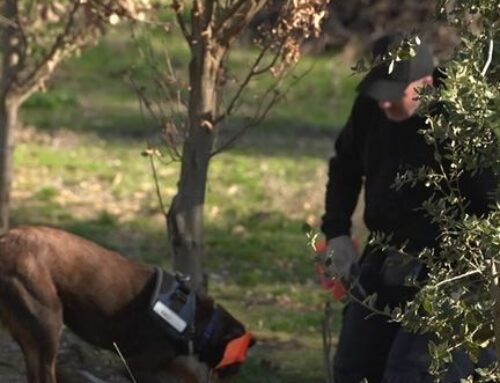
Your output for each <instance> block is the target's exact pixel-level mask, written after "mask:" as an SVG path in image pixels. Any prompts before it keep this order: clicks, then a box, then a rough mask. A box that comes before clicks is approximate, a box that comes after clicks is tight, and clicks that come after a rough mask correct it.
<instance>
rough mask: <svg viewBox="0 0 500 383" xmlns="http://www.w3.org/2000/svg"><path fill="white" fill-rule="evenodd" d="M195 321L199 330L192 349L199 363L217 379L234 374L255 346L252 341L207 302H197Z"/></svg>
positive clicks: (229, 317) (226, 314) (231, 319)
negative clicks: (249, 350) (196, 354)
mask: <svg viewBox="0 0 500 383" xmlns="http://www.w3.org/2000/svg"><path fill="white" fill-rule="evenodd" d="M197 318H198V319H199V321H197V322H198V323H199V324H200V326H199V330H198V331H197V342H196V345H195V347H196V348H197V351H198V356H199V358H200V360H201V361H203V362H205V363H207V364H208V365H209V366H210V367H211V368H212V369H214V370H215V372H216V373H217V375H218V376H219V377H221V378H224V377H227V376H230V375H234V374H236V373H237V372H238V371H239V369H240V367H241V365H242V364H243V362H244V361H245V359H246V355H247V351H248V349H249V348H250V347H252V346H253V344H254V342H255V340H254V337H253V336H252V335H251V334H250V333H249V332H247V331H246V329H245V327H244V326H243V325H242V324H241V323H240V322H239V321H238V320H237V319H236V318H234V317H233V316H232V315H231V314H230V313H229V312H228V311H227V310H225V309H224V308H223V307H222V306H220V305H217V304H214V303H213V301H212V300H211V299H210V298H202V299H200V306H199V310H198V313H197Z"/></svg>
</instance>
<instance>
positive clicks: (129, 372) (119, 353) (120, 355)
mask: <svg viewBox="0 0 500 383" xmlns="http://www.w3.org/2000/svg"><path fill="white" fill-rule="evenodd" d="M113 346H114V347H115V349H116V352H117V353H118V356H119V357H120V359H121V361H122V362H123V364H124V365H125V368H126V369H127V372H128V374H129V375H130V379H132V382H133V383H137V381H136V380H135V378H134V375H133V374H132V371H130V367H129V366H128V364H127V361H126V360H125V358H124V357H123V355H122V353H121V351H120V348H119V347H118V345H117V344H116V342H113Z"/></svg>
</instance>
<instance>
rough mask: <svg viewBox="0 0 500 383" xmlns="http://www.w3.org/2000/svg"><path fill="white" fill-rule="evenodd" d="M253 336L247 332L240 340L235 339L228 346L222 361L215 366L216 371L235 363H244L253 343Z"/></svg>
mask: <svg viewBox="0 0 500 383" xmlns="http://www.w3.org/2000/svg"><path fill="white" fill-rule="evenodd" d="M252 338H253V336H252V334H251V333H249V332H246V333H245V334H243V335H242V336H240V337H239V338H236V339H233V340H232V341H230V342H229V343H228V344H227V345H226V349H225V350H224V356H223V357H222V360H221V361H220V362H219V364H217V366H215V369H216V370H218V369H220V368H224V367H227V366H229V365H231V364H235V363H243V362H244V361H245V359H246V357H247V351H248V348H249V347H250V343H251V342H252Z"/></svg>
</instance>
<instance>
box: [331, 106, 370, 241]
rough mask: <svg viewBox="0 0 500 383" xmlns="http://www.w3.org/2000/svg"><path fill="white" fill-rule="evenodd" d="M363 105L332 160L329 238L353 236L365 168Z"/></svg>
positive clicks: (337, 144)
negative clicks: (361, 150)
mask: <svg viewBox="0 0 500 383" xmlns="http://www.w3.org/2000/svg"><path fill="white" fill-rule="evenodd" d="M357 104H358V105H359V103H356V104H355V105H354V107H353V111H352V113H351V117H350V118H349V121H348V122H347V124H346V126H345V127H344V128H343V129H342V131H341V132H340V134H339V136H338V138H337V140H336V142H335V154H334V156H333V157H332V158H331V159H330V163H329V170H328V182H327V185H326V198H325V214H324V215H323V217H322V218H323V222H322V225H321V230H322V232H323V233H324V234H325V236H326V238H327V239H331V238H334V237H338V236H340V235H348V236H350V232H351V216H352V214H353V212H354V209H355V207H356V203H357V200H358V195H359V192H360V190H361V180H362V175H363V171H362V165H361V156H360V147H361V137H360V136H361V132H360V129H361V127H360V126H358V125H359V122H358V120H359V107H358V105H357Z"/></svg>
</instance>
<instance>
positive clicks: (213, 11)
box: [137, 0, 329, 290]
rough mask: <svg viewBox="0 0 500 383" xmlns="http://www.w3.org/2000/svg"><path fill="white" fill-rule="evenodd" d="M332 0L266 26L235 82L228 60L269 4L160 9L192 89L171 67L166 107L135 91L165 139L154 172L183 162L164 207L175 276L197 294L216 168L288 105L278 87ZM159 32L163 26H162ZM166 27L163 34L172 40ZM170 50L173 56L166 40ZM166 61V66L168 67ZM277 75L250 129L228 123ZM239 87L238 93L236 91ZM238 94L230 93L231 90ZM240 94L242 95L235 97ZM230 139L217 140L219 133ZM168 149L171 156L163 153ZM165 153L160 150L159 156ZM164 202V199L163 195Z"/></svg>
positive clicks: (318, 0) (162, 85)
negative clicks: (259, 83)
mask: <svg viewBox="0 0 500 383" xmlns="http://www.w3.org/2000/svg"><path fill="white" fill-rule="evenodd" d="M328 2H329V0H289V1H285V2H284V3H283V5H282V7H281V8H280V12H279V13H278V17H277V18H276V20H274V21H273V22H270V23H268V24H267V25H266V26H262V28H260V30H259V32H260V33H259V37H258V38H257V39H256V41H255V43H256V50H255V51H256V55H255V58H254V59H253V62H252V63H250V65H249V69H248V73H247V74H246V75H244V76H243V78H240V79H234V78H232V77H231V75H230V73H231V68H230V67H228V65H229V64H228V59H227V58H228V55H229V53H230V51H231V49H232V47H233V44H234V42H235V41H236V39H237V38H238V37H240V36H241V35H242V32H243V31H244V30H245V28H246V27H247V26H248V24H249V23H250V22H251V20H252V19H253V18H254V16H255V15H256V13H257V12H258V11H260V10H262V9H263V8H264V7H266V6H267V5H268V4H270V3H271V1H268V0H225V1H216V0H190V1H187V0H185V1H182V0H173V1H168V2H162V1H159V2H158V6H159V9H158V10H159V12H158V13H159V14H161V13H162V11H165V9H166V7H167V6H169V7H170V9H171V10H172V11H173V12H174V14H175V19H176V24H177V27H178V28H179V29H180V31H181V33H182V36H183V37H184V40H185V42H186V44H187V46H188V47H189V54H190V59H189V60H190V61H189V66H188V67H187V68H186V70H187V72H188V73H187V78H188V84H183V83H182V81H181V80H180V79H179V78H178V77H177V75H176V73H175V71H174V70H173V69H172V67H171V66H170V65H167V68H166V69H165V70H164V71H158V68H157V67H155V70H156V71H157V75H156V76H154V82H153V83H154V90H155V92H156V95H158V93H159V94H160V100H158V98H156V99H154V98H153V97H151V95H148V94H147V92H146V91H145V87H144V86H142V87H141V86H140V85H139V86H137V89H138V94H139V97H140V99H141V100H142V105H143V106H145V107H146V109H148V110H149V112H150V113H151V114H152V115H153V116H154V117H155V118H156V119H157V122H158V124H159V126H160V127H161V128H162V136H163V138H164V142H163V144H164V145H163V147H162V148H163V149H162V148H157V149H155V150H153V149H151V150H149V151H147V152H146V153H148V154H149V155H150V158H151V161H152V164H153V165H154V164H155V162H154V161H155V159H157V156H156V155H157V154H158V153H160V152H163V153H168V156H169V157H168V158H169V159H172V160H176V161H179V162H180V167H181V169H180V178H179V180H178V184H177V187H178V189H177V193H176V195H175V197H174V198H173V199H172V201H171V203H170V204H169V207H168V208H166V207H164V206H163V204H162V209H163V212H164V214H165V217H166V221H167V229H168V238H169V244H170V249H171V255H172V259H173V268H174V270H176V271H180V272H181V273H183V274H186V275H189V276H190V278H191V283H192V285H193V286H194V287H195V288H199V289H201V290H203V289H204V284H203V269H202V258H203V255H204V246H203V228H204V220H203V210H204V205H205V195H206V188H207V176H208V171H209V164H210V160H211V159H212V158H213V157H214V155H216V154H217V153H220V152H221V151H223V150H225V149H227V148H228V147H230V146H231V145H232V144H233V143H234V142H235V141H236V140H238V138H239V137H240V136H241V135H242V134H243V133H244V132H245V131H246V130H247V129H248V128H250V127H251V126H255V125H256V124H258V123H259V122H260V121H262V119H263V118H264V117H265V116H266V115H267V113H268V111H269V110H270V109H271V108H272V107H273V105H275V104H276V102H278V101H279V100H280V99H281V98H282V97H283V93H282V92H281V91H280V89H279V86H278V84H279V83H280V81H281V80H282V79H283V78H284V77H285V76H286V75H287V73H288V69H289V68H290V66H293V64H294V63H295V62H297V60H298V59H299V56H300V44H301V42H302V41H303V40H304V39H305V38H308V37H311V36H314V35H317V34H318V32H319V29H320V23H321V21H322V19H323V17H324V16H325V9H326V5H327V4H328ZM156 25H158V21H156ZM169 29H170V26H169V25H168V24H166V25H164V28H162V30H163V32H166V33H168V32H167V31H168V30H169ZM162 49H164V50H168V38H167V44H166V46H165V47H162ZM167 61H168V60H167ZM267 73H273V74H274V76H275V80H276V81H275V82H274V84H273V85H272V86H271V87H269V88H268V89H266V90H265V91H263V92H261V93H260V94H259V97H258V98H255V101H254V104H255V105H254V106H256V108H254V109H253V114H252V115H251V116H247V118H246V119H245V121H244V123H242V124H235V125H234V126H231V127H230V126H229V125H230V124H229V123H228V119H229V118H230V117H231V116H232V115H233V114H234V113H235V111H237V110H239V109H240V107H242V106H243V107H246V106H247V105H245V104H244V102H243V97H242V96H243V94H245V91H246V90H247V89H248V85H249V84H251V83H252V81H253V80H254V79H255V78H256V77H258V76H261V75H264V74H267ZM235 82H236V85H234V83H235ZM229 83H231V84H232V85H233V87H232V88H231V89H232V90H229V88H228V86H227V85H228V84H229ZM235 88H236V90H234V89H235ZM223 124H224V125H225V128H227V129H225V130H227V131H228V133H226V134H225V135H224V136H222V135H219V132H220V127H221V126H222V125H223ZM165 148H166V150H165ZM158 149H159V150H158ZM158 191H159V196H160V201H161V192H160V188H158Z"/></svg>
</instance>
